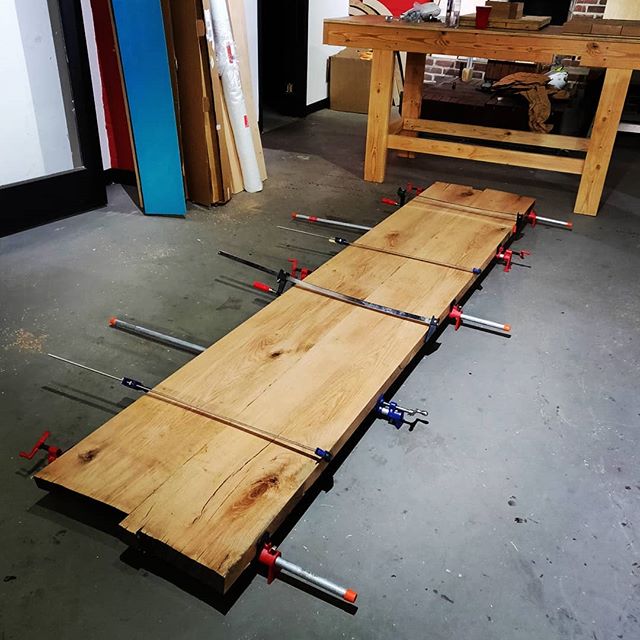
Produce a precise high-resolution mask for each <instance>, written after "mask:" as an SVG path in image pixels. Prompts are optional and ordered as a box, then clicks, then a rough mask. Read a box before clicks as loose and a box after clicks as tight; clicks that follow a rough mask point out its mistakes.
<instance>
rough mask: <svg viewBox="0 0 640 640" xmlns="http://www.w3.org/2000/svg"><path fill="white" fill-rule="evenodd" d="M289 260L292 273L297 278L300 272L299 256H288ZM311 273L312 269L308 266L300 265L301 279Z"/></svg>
mask: <svg viewBox="0 0 640 640" xmlns="http://www.w3.org/2000/svg"><path fill="white" fill-rule="evenodd" d="M287 262H290V263H291V275H292V276H293V277H294V278H296V277H298V276H297V272H298V259H297V258H287ZM310 273H311V269H309V268H307V267H300V276H299V277H300V280H304V279H305V278H306V277H307V276H308V275H309V274H310Z"/></svg>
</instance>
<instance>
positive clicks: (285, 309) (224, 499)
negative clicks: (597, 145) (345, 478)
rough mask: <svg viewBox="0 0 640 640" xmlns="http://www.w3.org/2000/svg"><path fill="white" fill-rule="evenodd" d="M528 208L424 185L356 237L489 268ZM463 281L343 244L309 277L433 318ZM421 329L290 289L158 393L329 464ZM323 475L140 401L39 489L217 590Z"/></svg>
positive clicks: (266, 447) (214, 426)
mask: <svg viewBox="0 0 640 640" xmlns="http://www.w3.org/2000/svg"><path fill="white" fill-rule="evenodd" d="M443 201H445V202H446V203H452V204H443ZM533 204H534V202H533V200H532V199H531V198H525V197H522V196H518V195H515V194H508V193H503V192H498V191H484V192H480V191H476V190H474V189H471V188H469V187H465V186H461V185H449V184H445V183H436V184H434V185H433V186H432V187H430V188H429V189H428V190H426V191H425V192H424V193H423V194H422V195H420V196H418V197H417V198H415V199H414V200H413V201H411V202H410V203H409V204H407V205H405V206H404V207H402V208H401V209H400V210H398V211H397V212H396V213H394V214H393V215H391V216H390V217H389V218H387V219H386V220H384V221H383V222H382V223H380V224H379V225H377V226H376V227H375V228H374V229H373V230H371V231H369V232H368V233H367V234H365V235H364V236H363V242H366V243H367V244H368V245H372V246H378V247H382V248H392V249H394V250H396V251H401V252H404V253H408V254H413V255H416V256H421V257H424V258H431V259H435V260H441V261H446V262H450V263H456V264H459V265H463V266H466V267H474V266H479V267H486V266H487V265H488V264H489V263H490V262H491V260H492V258H493V256H494V255H495V250H496V248H497V246H498V245H500V244H501V243H502V242H504V241H505V240H506V239H507V238H508V237H509V236H510V235H511V233H512V232H513V226H514V222H515V221H516V217H517V214H525V213H527V212H528V211H529V210H530V209H531V208H532V206H533ZM249 277H250V276H249ZM474 279H475V277H474V276H473V275H472V274H470V273H466V272H463V271H459V270H453V269H447V268H442V267H438V266H434V265H430V264H425V263H421V262H417V261H413V260H407V259H404V258H399V257H396V256H391V255H385V254H380V253H376V252H372V251H364V250H362V249H357V248H354V247H347V248H345V249H344V250H343V251H341V252H340V253H339V254H338V255H337V256H335V257H334V258H332V259H331V260H329V261H328V262H327V263H326V264H324V265H323V266H321V267H320V268H319V269H317V270H316V271H314V273H313V274H312V275H310V276H309V278H308V281H309V282H313V283H314V284H317V285H321V286H324V287H327V288H331V289H334V290H337V291H341V292H344V293H347V294H350V295H354V296H358V297H362V298H366V299H368V300H371V301H373V302H377V303H381V304H385V305H388V306H393V307H397V308H401V309H404V310H407V311H411V312H414V313H418V314H421V315H424V316H429V317H430V316H431V315H435V316H436V317H437V318H439V319H441V320H442V319H444V318H445V317H446V316H447V314H448V311H449V308H450V305H451V303H452V302H453V301H454V300H456V299H458V298H459V297H460V296H461V295H462V294H463V293H464V292H465V291H467V289H468V288H469V287H470V286H472V284H473V282H474ZM504 320H508V319H504ZM425 330H426V327H425V326H423V325H419V324H415V323H412V322H407V321H404V320H400V319H397V318H393V317H389V316H386V315H382V314H378V313H375V312H371V311H367V310H364V309H361V308H358V307H354V306H352V305H348V304H344V303H342V302H338V301H335V300H330V299H327V298H324V297H322V296H318V295H317V294H314V293H311V292H308V291H305V290H301V289H296V288H293V289H290V290H289V291H287V292H286V293H285V294H284V295H282V296H281V297H279V298H277V299H275V300H274V301H273V302H272V303H271V304H269V305H268V306H267V307H266V308H264V309H263V310H261V311H260V312H259V313H257V314H256V315H255V316H253V317H252V318H250V319H249V320H247V321H246V322H245V323H243V324H242V325H240V326H239V327H238V328H236V329H235V330H234V331H232V332H231V333H230V334H228V335H227V336H225V337H224V338H222V339H221V340H220V341H218V342H217V343H216V344H214V345H213V346H212V347H210V348H209V349H207V350H206V351H205V352H204V353H203V354H202V355H200V356H198V357H197V358H195V359H194V360H193V361H191V362H190V363H188V364H187V365H185V366H184V367H182V368H181V369H180V370H179V371H177V372H176V373H174V374H173V375H172V376H170V377H169V378H167V379H166V380H164V381H163V382H161V383H160V384H159V385H158V386H157V387H156V389H157V390H159V391H161V392H163V393H165V394H169V395H171V396H174V397H177V398H180V400H182V401H184V402H187V403H190V404H193V405H197V406H198V407H201V408H203V409H206V410H208V411H211V412H217V413H218V414H223V415H226V416H228V417H232V418H235V419H238V420H241V421H243V422H245V423H248V424H250V425H253V426H255V427H259V428H261V429H265V430H268V431H272V432H276V433H279V434H282V435H284V436H286V437H288V438H292V439H294V440H296V441H298V442H303V443H306V444H308V445H310V446H313V447H315V446H319V447H322V448H324V449H329V450H331V452H332V453H334V454H335V453H337V452H338V451H339V450H340V448H341V447H342V446H343V445H344V444H345V442H346V441H347V440H348V438H349V437H350V435H351V434H352V433H353V431H354V430H355V429H356V427H357V426H358V425H359V424H360V423H361V421H362V420H363V418H364V417H365V416H366V415H367V414H368V413H369V412H370V411H371V409H372V408H373V406H374V404H375V401H376V399H377V397H378V395H379V394H380V393H381V392H382V391H384V390H386V389H387V388H388V387H389V386H390V384H391V383H392V382H393V380H394V379H395V378H396V377H397V376H398V375H399V374H400V372H401V371H402V370H403V369H404V367H406V366H407V364H408V363H409V362H410V361H411V359H412V358H413V357H414V356H415V354H416V353H417V352H418V351H419V349H420V348H421V347H422V345H423V342H424V337H425ZM70 355H73V354H70ZM122 373H125V372H122ZM324 464H325V463H319V462H317V461H316V460H315V459H313V458H312V457H309V456H307V455H305V454H304V453H300V452H299V451H296V450H295V449H294V448H286V447H283V446H281V445H279V444H274V443H271V442H268V441H266V440H263V439H261V438H259V437H256V436H254V435H250V434H247V433H244V432H241V431H238V430H236V429H234V428H232V427H229V426H225V425H224V424H221V423H218V422H216V421H215V420H211V419H208V418H206V417H204V416H202V415H200V414H198V413H194V412H191V411H188V410H186V409H183V408H180V407H178V406H175V405H173V404H169V403H167V402H165V401H162V400H159V399H156V398H153V397H150V396H144V397H141V398H140V399H139V400H137V401H136V402H135V403H133V404H132V405H131V406H129V407H128V408H126V409H125V410H124V411H122V412H121V413H120V414H118V415H117V416H115V417H114V418H112V419H111V420H109V421H108V422H107V423H106V424H105V425H103V426H102V427H100V428H99V429H98V430H97V431H95V432H94V433H93V434H91V435H90V436H88V437H87V438H85V439H84V440H83V441H82V442H80V443H79V444H77V445H76V446H75V447H73V448H72V449H71V450H69V451H68V452H67V453H65V454H64V455H63V456H62V457H61V458H59V459H58V460H57V461H55V462H54V463H53V464H51V465H50V466H48V467H47V468H46V469H44V470H43V471H41V472H40V473H39V474H38V476H37V479H38V481H39V482H40V483H41V484H43V485H45V486H51V485H60V486H62V487H66V488H67V489H71V490H73V491H76V492H78V493H81V494H84V495H87V496H90V497H92V498H95V499H96V500H100V501H101V502H104V503H107V504H109V505H111V506H113V507H115V508H117V509H119V510H120V511H122V512H123V513H124V514H125V517H124V519H123V521H122V523H121V524H122V526H123V527H124V528H125V529H126V530H127V531H129V532H132V533H135V534H140V535H142V536H143V537H145V536H146V537H147V538H151V539H153V540H154V541H157V542H159V543H160V546H161V547H164V548H167V549H172V550H173V551H174V552H177V553H179V554H182V556H183V557H186V558H188V559H190V560H191V561H192V562H193V563H196V564H197V565H202V566H203V567H206V568H207V569H209V570H210V572H211V574H212V575H213V576H214V577H215V578H216V580H217V584H218V585H219V587H220V588H221V589H223V590H226V589H228V588H229V587H230V586H231V585H232V584H233V582H234V581H235V580H236V579H237V577H238V576H239V575H240V573H241V572H242V571H243V570H244V569H245V568H246V566H247V565H248V563H249V562H251V560H252V559H253V557H254V555H255V545H256V542H257V541H258V540H259V539H260V537H261V536H262V535H263V534H264V533H265V532H267V531H270V532H273V531H274V530H275V528H276V527H277V526H278V525H279V523H280V522H281V521H282V519H283V518H284V517H285V516H286V514H287V513H289V511H290V510H291V509H292V508H293V506H294V505H295V504H296V502H297V501H298V500H299V499H300V498H301V496H302V495H303V494H304V492H305V491H306V490H307V489H308V488H309V487H310V486H311V484H312V483H313V482H314V480H315V479H316V478H317V477H318V475H319V474H320V473H321V472H322V470H323V469H324Z"/></svg>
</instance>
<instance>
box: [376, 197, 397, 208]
mask: <svg viewBox="0 0 640 640" xmlns="http://www.w3.org/2000/svg"><path fill="white" fill-rule="evenodd" d="M380 202H382V204H390V205H392V206H394V207H397V206H398V203H397V202H396V201H395V200H392V199H391V198H380Z"/></svg>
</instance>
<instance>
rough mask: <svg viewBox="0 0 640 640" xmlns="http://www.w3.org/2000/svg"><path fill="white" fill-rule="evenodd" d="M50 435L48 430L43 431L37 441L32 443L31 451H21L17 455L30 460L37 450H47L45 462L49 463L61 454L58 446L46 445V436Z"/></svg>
mask: <svg viewBox="0 0 640 640" xmlns="http://www.w3.org/2000/svg"><path fill="white" fill-rule="evenodd" d="M50 435H51V433H50V432H49V431H45V432H44V433H43V434H42V435H41V436H40V438H38V441H37V442H36V443H35V444H34V445H33V448H32V449H31V451H29V452H27V451H21V452H20V453H19V454H18V455H19V456H20V457H21V458H26V459H27V460H32V459H33V457H34V456H35V455H36V453H38V451H40V450H42V451H46V452H47V462H48V463H49V464H50V463H52V462H53V461H54V460H55V459H56V458H59V457H60V456H61V455H62V449H60V447H54V446H53V445H46V444H45V442H46V441H47V438H48V437H49V436H50Z"/></svg>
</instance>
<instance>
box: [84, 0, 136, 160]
mask: <svg viewBox="0 0 640 640" xmlns="http://www.w3.org/2000/svg"><path fill="white" fill-rule="evenodd" d="M91 11H92V13H93V24H94V28H95V32H96V44H97V46H98V64H99V66H100V76H101V78H102V96H103V101H104V114H105V120H106V125H107V136H108V139H109V153H110V155H111V166H112V167H113V168H114V169H126V170H129V171H133V170H134V160H133V151H132V149H131V137H130V135H129V122H128V120H127V109H126V102H125V99H126V98H125V95H124V91H123V89H122V75H121V74H120V65H119V63H118V54H117V52H116V45H115V40H114V35H113V25H112V23H111V12H110V11H109V0H91ZM98 108H99V105H98Z"/></svg>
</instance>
